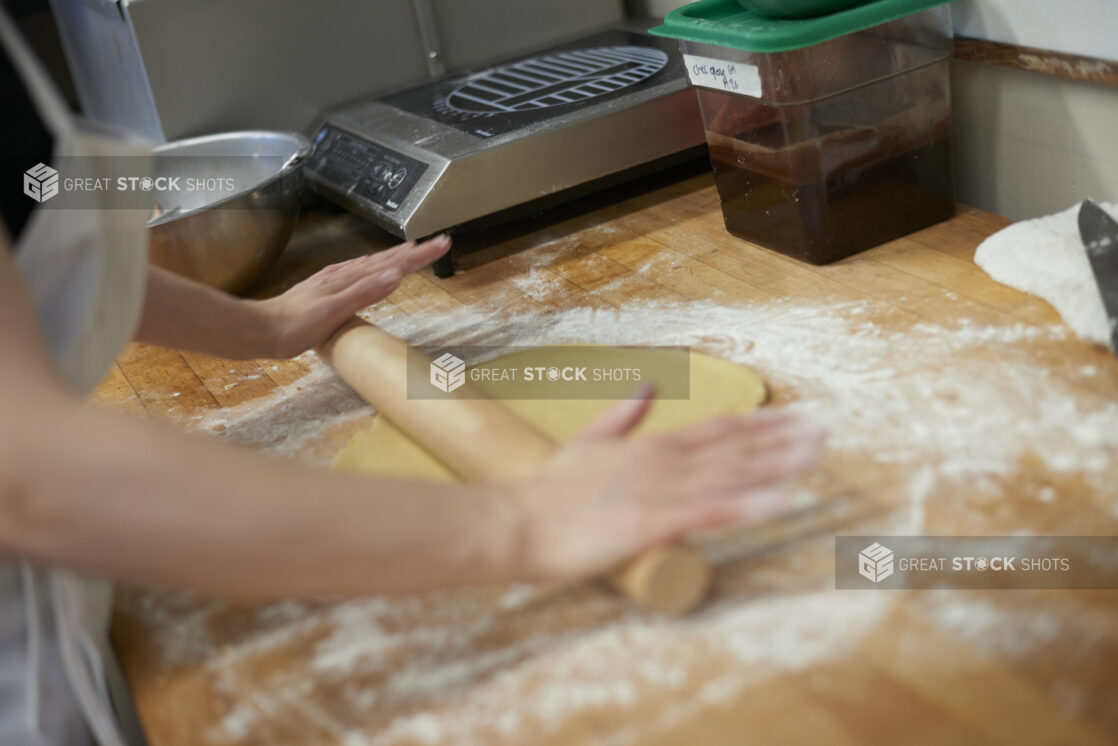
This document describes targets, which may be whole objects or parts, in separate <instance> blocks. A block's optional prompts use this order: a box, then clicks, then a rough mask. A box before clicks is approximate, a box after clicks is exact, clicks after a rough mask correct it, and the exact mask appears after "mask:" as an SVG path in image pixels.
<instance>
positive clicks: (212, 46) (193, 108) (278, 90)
mask: <svg viewBox="0 0 1118 746" xmlns="http://www.w3.org/2000/svg"><path fill="white" fill-rule="evenodd" d="M423 1H424V2H426V3H427V4H428V6H429V7H430V9H431V10H432V12H433V20H434V26H435V29H436V37H437V41H438V43H439V45H440V46H441V48H442V59H443V61H444V62H445V63H446V65H447V67H448V68H450V69H454V68H461V67H467V66H471V65H474V64H477V63H479V62H481V61H483V60H488V59H494V58H499V57H502V56H507V55H511V54H513V53H515V52H519V51H521V50H526V49H531V48H539V47H541V46H545V45H547V44H549V43H553V42H559V41H562V40H565V39H567V38H569V37H572V36H577V35H579V34H580V33H583V32H585V31H587V30H590V29H594V28H597V27H599V26H602V25H605V24H607V23H610V22H614V21H618V20H620V19H621V18H623V17H624V13H623V9H622V8H623V6H622V2H621V0H565V1H564V2H554V0H423ZM52 2H53V3H54V5H55V7H56V14H57V15H58V16H59V24H60V26H61V27H62V30H63V37H64V38H67V37H69V38H70V39H71V42H72V43H71V44H69V45H68V48H67V53H68V56H69V57H70V67H71V69H72V70H74V71H75V72H80V74H76V75H75V79H76V80H77V82H78V84H79V89H81V87H82V83H83V81H86V83H87V85H86V86H85V88H86V89H87V90H86V91H84V92H83V91H81V90H79V92H81V93H85V94H86V95H85V96H83V98H84V99H89V100H90V103H91V104H92V105H91V106H88V107H87V108H88V109H90V110H92V111H94V112H95V113H96V115H97V116H99V117H100V118H102V119H103V120H104V121H107V122H109V123H111V124H115V125H118V126H121V125H123V126H126V127H128V126H130V127H131V128H132V129H135V130H137V131H140V132H142V133H145V134H147V135H148V136H151V137H156V138H157V139H158V138H159V137H160V135H162V136H165V137H166V139H168V140H174V139H179V138H182V137H188V136H192V135H198V134H205V133H210V132H217V131H222V130H233V129H252V128H264V129H304V128H306V127H307V126H308V125H309V124H310V122H311V120H312V119H313V118H314V116H315V114H317V113H318V112H319V111H320V110H321V109H323V108H324V107H327V106H331V105H334V104H338V103H341V102H343V101H347V100H349V99H353V98H356V97H359V96H363V95H367V94H370V93H375V92H379V91H384V90H386V89H391V88H395V87H399V86H401V85H404V84H407V83H411V82H418V81H421V80H426V79H428V76H429V72H428V66H427V48H426V47H425V46H424V44H423V40H422V38H421V34H420V26H419V23H418V20H417V18H418V15H417V11H416V2H415V0H121V2H120V5H119V7H118V6H117V5H116V4H114V3H112V2H107V1H106V0H52ZM133 38H134V41H133V42H131V45H130V44H129V43H128V42H129V40H132V39H133ZM93 39H96V40H113V39H115V40H117V41H115V42H113V43H112V44H109V45H108V46H106V45H105V44H92V43H89V41H90V40H93ZM130 46H131V48H138V50H139V61H137V60H136V59H133V58H134V57H135V55H134V54H120V53H119V51H120V50H124V51H126V52H129V51H130ZM141 63H142V66H141V67H140V69H139V70H137V65H140V64H141ZM145 75H146V78H145ZM146 84H150V92H149V90H147V89H148V88H149V86H148V85H146ZM91 89H92V90H91ZM98 89H99V90H98ZM94 98H96V99H97V100H96V101H93V99H94ZM145 108H146V110H147V111H146V113H145V112H144V110H145ZM152 123H154V125H153V124H152ZM153 129H154V132H153V131H152V130H153ZM160 129H161V130H162V132H161V133H160V132H159V130H160Z"/></svg>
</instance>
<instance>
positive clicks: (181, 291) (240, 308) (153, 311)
mask: <svg viewBox="0 0 1118 746" xmlns="http://www.w3.org/2000/svg"><path fill="white" fill-rule="evenodd" d="M275 333H276V330H275V328H274V325H273V324H272V319H271V318H270V317H269V314H268V311H267V308H266V305H265V304H264V303H263V302H261V301H253V300H245V299H243V298H237V297H236V296H232V295H229V294H228V293H223V292H221V291H220V290H215V289H213V288H210V287H207V286H205V285H202V284H201V283H197V282H194V281H192V280H188V279H186V278H183V277H180V276H178V275H176V274H174V273H172V272H168V271H167V270H164V269H159V268H157V267H150V268H149V269H148V284H147V294H146V297H145V301H144V312H143V316H142V317H141V319H140V327H139V329H138V331H137V333H136V338H137V339H138V340H139V341H141V342H147V343H150V344H157V345H162V346H164V347H174V348H176V349H181V350H190V351H192V352H205V353H208V354H211V355H216V356H218V357H224V358H228V359H232V360H244V359H247V358H251V357H266V356H270V355H271V354H272V352H273V350H274V348H275V347H276V346H277V344H276V339H275Z"/></svg>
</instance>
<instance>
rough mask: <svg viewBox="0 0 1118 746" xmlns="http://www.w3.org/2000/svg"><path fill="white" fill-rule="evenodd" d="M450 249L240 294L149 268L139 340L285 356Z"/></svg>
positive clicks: (387, 258) (412, 246) (335, 268)
mask: <svg viewBox="0 0 1118 746" xmlns="http://www.w3.org/2000/svg"><path fill="white" fill-rule="evenodd" d="M449 248H450V239H449V238H448V237H447V236H438V237H436V238H433V239H431V240H430V241H425V242H424V243H421V244H416V243H414V242H411V241H409V242H407V243H403V244H400V245H399V246H396V247H393V248H391V249H387V250H385V251H380V252H377V253H375V254H370V255H368V256H363V257H360V258H358V259H351V260H350V261H347V262H341V263H339V264H332V265H330V266H329V267H326V268H325V269H323V270H322V271H320V272H318V273H317V274H315V275H314V276H312V277H310V278H308V279H306V280H304V281H303V282H301V283H299V284H298V285H296V286H295V287H293V288H291V289H290V290H288V291H287V292H286V293H283V294H282V295H279V296H276V297H275V298H269V299H268V300H248V299H244V298H238V297H236V296H233V295H229V294H228V293H223V292H221V291H220V290H215V289H213V288H210V287H206V286H205V285H203V284H201V283H199V282H195V281H193V280H189V279H186V278H184V277H180V276H179V275H176V274H174V273H173V272H168V271H167V270H165V269H160V268H158V267H150V268H149V269H148V277H147V292H146V294H145V297H144V310H143V315H142V317H141V319H140V327H139V329H138V331H137V333H136V339H137V340H139V341H141V342H148V343H151V344H157V345H162V346H164V347H174V348H176V349H180V350H190V351H192V352H205V353H208V354H211V355H217V356H218V357H223V358H226V359H230V360H247V359H250V358H286V357H292V356H294V355H298V354H299V353H301V352H303V351H305V350H307V349H310V348H311V347H313V346H314V345H315V344H317V343H318V342H320V341H322V340H323V339H325V338H326V337H328V336H330V334H331V333H332V332H333V331H334V330H336V329H337V328H338V327H340V326H341V325H342V324H343V323H345V322H346V320H348V319H349V318H350V317H351V316H353V314H354V313H356V312H357V311H359V310H361V309H362V308H365V307H366V306H368V305H370V304H372V303H375V302H377V301H378V300H380V299H381V298H384V297H385V296H387V295H388V294H389V293H391V292H392V291H393V290H395V289H396V286H397V285H399V284H400V280H402V279H403V277H404V276H405V275H407V274H409V273H411V272H414V271H415V270H417V269H419V268H420V267H424V266H426V265H428V264H430V263H431V262H433V261H435V260H436V259H438V258H439V257H440V256H442V255H443V254H445V253H446V252H447V250H448V249H449Z"/></svg>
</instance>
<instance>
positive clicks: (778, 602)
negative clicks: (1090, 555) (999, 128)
mask: <svg viewBox="0 0 1118 746" xmlns="http://www.w3.org/2000/svg"><path fill="white" fill-rule="evenodd" d="M545 281H547V278H544V277H537V276H535V275H531V274H529V275H528V276H527V279H526V280H525V281H524V283H522V285H524V288H522V289H523V290H527V291H529V292H535V291H536V288H535V285H536V283H537V282H540V283H542V282H545ZM888 311H889V309H888V307H887V306H885V305H883V304H878V303H874V302H863V303H847V304H833V305H827V306H804V305H797V304H794V303H783V302H779V303H769V304H756V305H742V306H736V307H724V306H720V305H716V304H713V303H708V302H693V303H682V304H664V303H651V302H650V303H641V304H636V305H632V306H629V307H626V308H623V309H617V310H592V309H577V310H569V311H561V312H555V313H547V314H544V313H540V314H536V315H533V314H520V315H517V316H515V317H513V318H508V319H496V318H494V315H493V314H483V313H478V312H476V311H471V310H468V309H465V308H459V309H456V310H450V311H440V312H439V313H438V314H431V315H406V314H402V313H396V314H395V315H385V313H383V312H381V313H379V314H378V315H376V316H375V320H376V322H377V323H378V324H379V325H380V326H381V327H382V328H384V329H385V330H387V331H389V332H391V333H393V334H396V335H397V336H400V337H403V338H405V339H407V340H408V341H409V342H410V343H412V344H417V345H434V346H437V345H440V344H454V345H470V344H477V345H483V344H484V345H538V344H552V343H555V344H558V343H573V342H584V343H601V344H656V345H685V346H691V347H694V348H697V349H701V350H703V351H705V352H709V353H711V354H714V355H718V356H721V357H724V358H727V359H730V360H733V361H735V362H738V363H742V364H745V365H749V366H752V367H754V368H755V369H757V370H758V371H759V372H760V373H761V374H762V376H763V377H764V378H765V379H766V380H767V381H768V382H769V383H770V385H771V386H772V388H773V390H774V392H775V393H776V395H777V399H778V401H779V402H782V403H784V404H785V405H786V406H788V407H790V408H792V409H795V410H796V411H799V412H801V413H803V414H804V415H805V416H806V417H809V418H811V419H813V420H815V421H818V422H820V423H822V424H824V425H826V426H827V427H828V428H829V429H830V432H831V439H830V444H829V445H830V449H831V451H832V452H834V453H839V454H842V453H851V454H853V453H857V454H860V455H861V456H867V455H868V456H869V457H872V458H875V459H877V460H878V461H879V462H880V463H881V464H882V465H884V466H887V467H890V468H896V469H897V471H898V473H900V474H903V475H905V476H904V479H905V486H904V488H903V494H902V495H900V498H901V499H900V500H899V501H898V506H899V507H900V508H901V509H900V510H898V511H896V512H897V520H896V522H895V523H894V524H893V525H894V526H895V528H896V530H897V532H898V533H913V534H917V533H922V532H923V531H924V530H925V529H927V528H928V526H927V522H928V521H929V520H931V517H932V515H933V513H934V511H935V509H936V507H937V501H939V500H941V499H942V498H943V496H944V495H945V494H950V493H951V491H952V490H951V489H950V488H951V487H952V486H953V485H957V484H963V483H966V484H982V483H984V482H988V483H989V490H988V491H989V492H990V493H991V494H993V495H994V496H995V497H997V496H998V491H997V488H998V484H999V481H998V480H999V479H1001V478H1004V477H1007V476H1008V475H1011V474H1013V473H1014V472H1015V471H1016V470H1017V469H1018V468H1019V465H1020V463H1021V461H1022V459H1032V460H1034V461H1037V462H1039V463H1040V464H1041V465H1042V466H1043V467H1044V468H1045V469H1046V470H1048V471H1050V472H1052V473H1054V474H1062V473H1067V474H1076V475H1079V476H1078V478H1081V479H1082V480H1083V484H1086V485H1088V486H1091V487H1092V488H1094V489H1097V490H1099V491H1100V492H1105V491H1106V490H1108V489H1109V488H1110V482H1111V476H1112V471H1113V469H1112V464H1113V463H1114V461H1115V458H1116V456H1118V403H1116V402H1115V401H1113V400H1112V399H1107V398H1105V397H1103V396H1102V395H1098V394H1095V393H1093V391H1092V389H1091V386H1090V384H1091V382H1092V381H1093V380H1094V379H1095V378H1096V377H1097V376H1101V375H1109V373H1107V372H1105V371H1100V370H1097V369H1093V370H1090V371H1088V370H1085V369H1083V368H1082V366H1080V367H1078V368H1076V369H1075V370H1073V371H1068V372H1066V375H1065V374H1064V373H1060V374H1056V373H1053V372H1052V370H1051V361H1047V362H1041V361H1040V360H1039V359H1035V358H1034V356H1033V355H1032V354H1031V353H1030V352H1029V349H1031V348H1030V346H1031V345H1057V346H1058V345H1060V344H1062V343H1065V342H1067V332H1066V330H1065V329H1064V328H1063V327H1039V328H1038V327H1027V326H1024V325H1017V326H1006V327H996V326H987V325H982V324H978V323H967V322H960V323H955V324H954V325H952V326H950V327H947V326H939V325H933V324H916V325H914V326H911V327H910V328H907V329H904V330H903V331H887V330H886V329H885V328H884V326H882V325H879V324H878V323H875V321H874V319H875V318H880V317H881V316H882V315H884V314H886V313H887V312H888ZM991 360H994V361H998V364H996V365H992V364H991ZM1076 376H1078V378H1076ZM1073 379H1074V380H1073ZM298 384H299V386H301V387H302V391H298V392H297V391H296V390H295V389H296V387H295V385H289V386H287V387H284V388H283V389H280V390H278V391H277V392H276V393H274V394H273V395H272V396H271V397H268V398H267V399H264V400H260V402H250V403H248V404H246V405H241V406H242V407H244V409H243V410H241V411H238V410H236V409H234V410H225V411H223V412H221V413H220V414H212V413H211V414H208V415H206V416H205V417H204V418H203V419H202V420H200V421H199V423H196V424H198V425H199V426H201V427H202V428H203V429H209V430H211V431H212V430H214V429H221V428H223V429H224V434H225V437H228V438H233V439H235V440H237V441H238V442H245V443H250V442H251V443H260V444H263V445H265V446H267V447H268V448H269V449H271V450H272V451H274V452H279V453H291V452H293V451H294V450H298V447H299V446H300V445H301V444H302V443H304V442H305V441H307V440H310V439H313V438H314V437H317V435H318V434H321V432H322V431H323V429H324V428H325V427H326V426H327V425H328V424H329V423H331V422H337V421H344V420H346V419H347V418H350V419H352V418H354V417H357V416H359V415H360V414H364V413H365V412H367V411H368V410H367V409H366V408H365V407H363V405H361V403H360V402H359V401H357V400H356V398H355V397H354V396H353V395H352V394H351V393H349V391H348V389H346V388H345V387H344V386H342V385H341V384H340V383H339V382H338V381H337V379H336V378H335V377H334V376H333V374H332V373H330V372H329V371H328V369H327V368H326V367H325V366H324V365H323V364H322V363H321V362H312V363H311V372H310V373H309V374H308V375H307V376H305V377H304V378H303V379H301V380H300V381H299V382H298ZM297 402H298V403H297ZM1003 497H1006V498H1008V497H1010V496H1008V495H1006V496H1003ZM1113 497H1114V496H1113V495H1110V496H1109V498H1110V499H1113ZM1012 498H1013V499H1035V500H1037V501H1039V502H1046V501H1050V500H1051V499H1052V488H1051V487H1043V488H1041V489H1039V490H1038V493H1037V494H1036V495H1013V496H1012ZM1111 509H1112V510H1114V508H1113V507H1112V508H1111ZM1115 514H1116V515H1118V512H1116V513H1115ZM796 551H799V550H795V549H794V550H792V552H791V553H793V554H794V553H795V552H796ZM796 572H800V571H799V570H797V571H796ZM782 578H783V580H781V579H780V578H778V579H776V580H771V579H769V580H766V579H765V578H764V577H763V573H757V574H756V577H755V578H753V579H752V580H750V581H747V582H746V584H745V589H744V591H743V590H742V588H740V587H739V588H735V589H734V592H733V593H731V594H729V595H728V597H726V598H724V599H723V600H721V601H719V602H717V603H715V604H713V605H712V606H711V607H710V608H707V609H705V610H704V611H703V612H702V613H700V614H698V615H696V616H694V617H693V618H689V619H685V620H665V619H658V618H656V617H651V616H648V615H644V614H640V613H637V612H634V611H632V610H631V609H630V608H629V607H628V606H627V605H626V604H625V602H623V601H621V600H619V599H616V598H614V597H613V596H611V595H610V594H607V593H592V592H589V591H579V590H577V589H576V590H572V591H569V592H571V593H582V594H583V595H580V596H579V597H578V599H577V603H576V604H564V603H561V602H554V601H553V600H549V599H548V598H546V597H544V598H542V599H541V594H540V591H538V590H537V589H534V588H531V587H524V586H515V587H512V588H509V589H505V590H503V591H499V592H497V596H496V597H493V596H492V594H490V596H488V597H484V594H482V595H481V596H479V595H478V594H477V593H446V594H434V595H428V596H423V597H414V598H402V599H392V600H390V599H384V598H376V599H367V600H360V601H350V602H346V603H341V604H336V605H317V606H316V605H311V604H298V603H287V604H281V605H276V606H272V607H269V608H267V609H264V610H261V611H259V612H256V613H255V614H256V615H255V617H254V621H255V623H256V624H257V625H259V627H260V628H261V629H260V631H255V632H253V633H252V634H250V635H246V636H244V637H243V639H240V640H238V641H237V642H235V643H234V644H227V645H225V646H223V647H222V648H220V649H217V650H215V649H213V640H214V639H215V638H216V635H215V632H214V630H215V627H220V625H219V624H218V621H219V620H221V619H222V618H223V617H225V616H227V615H228V614H230V613H231V612H230V610H229V608H228V607H226V606H225V605H223V604H218V603H213V604H202V605H199V604H198V602H197V601H193V602H191V601H189V600H188V599H184V598H183V597H182V596H176V595H166V596H164V595H160V596H154V597H147V598H145V599H144V600H143V602H142V603H139V604H138V606H137V608H135V609H132V611H133V613H135V614H137V615H139V616H140V617H141V618H143V619H145V620H147V621H148V622H149V625H148V626H149V628H151V629H153V630H155V634H156V635H157V642H158V644H159V646H160V648H161V650H162V652H163V655H164V656H165V658H166V659H167V661H168V662H169V663H174V662H183V661H192V662H194V663H197V664H201V665H203V666H204V668H205V670H206V671H207V672H208V673H209V675H211V676H212V677H213V679H214V680H215V681H216V683H217V686H218V687H219V689H220V690H221V692H222V695H223V697H225V699H226V701H227V703H228V710H227V711H226V714H225V715H224V717H223V719H222V720H221V721H220V722H219V723H218V724H217V725H216V726H214V728H213V729H212V731H211V732H210V737H211V738H212V739H213V740H214V741H216V742H221V743H227V742H229V741H230V740H237V739H240V738H244V737H246V736H247V735H249V734H253V735H254V736H257V737H261V738H265V739H267V737H268V736H267V734H268V733H269V732H270V731H269V728H270V727H271V726H270V724H271V723H274V722H279V721H280V720H282V721H283V722H285V723H288V724H289V725H290V723H291V722H293V721H297V722H298V723H300V724H301V725H300V727H303V728H305V729H308V731H309V732H316V733H322V734H325V735H327V736H329V737H330V738H331V739H332V740H334V741H336V742H338V743H342V744H346V746H395V745H397V744H400V745H403V744H416V743H418V744H441V743H455V744H462V745H464V746H469V745H470V744H479V745H480V744H499V743H506V742H507V743H520V742H524V738H525V734H531V733H547V732H552V731H554V730H555V729H557V728H559V727H560V726H561V724H562V723H563V722H564V721H565V720H566V719H567V718H569V717H570V716H572V715H575V714H579V713H582V714H589V715H592V714H593V713H594V712H596V711H606V710H609V711H612V712H616V711H617V710H618V709H621V710H622V711H625V710H627V709H629V708H633V707H636V706H637V705H638V703H639V705H640V706H641V707H642V708H644V709H642V710H641V711H642V713H645V714H647V713H648V712H652V713H654V717H651V718H646V717H643V716H642V718H641V719H640V720H639V722H633V723H631V725H630V727H629V728H628V729H623V730H621V731H618V732H616V733H614V734H612V735H611V737H610V739H609V740H608V741H607V742H608V743H609V744H610V745H611V746H629V745H630V744H637V743H640V742H641V740H642V738H643V737H647V735H648V734H649V733H656V732H665V731H667V730H668V729H670V728H671V727H672V726H673V725H675V724H678V723H683V722H686V721H687V720H688V719H689V718H693V717H695V716H697V715H699V714H700V713H701V712H702V710H703V709H704V708H705V707H709V706H712V705H715V704H718V703H720V702H728V701H731V700H732V699H733V698H734V697H736V696H738V695H739V694H740V693H741V692H742V691H744V690H745V689H747V688H748V687H750V686H752V685H754V684H756V683H758V682H762V681H764V680H765V679H766V677H769V676H771V675H773V674H774V673H779V672H788V671H797V670H801V669H803V668H806V667H808V666H811V665H812V664H814V663H817V662H820V661H825V660H828V659H832V658H836V657H840V656H843V655H846V654H848V653H850V652H851V651H852V649H853V648H854V647H855V646H857V645H858V644H859V642H860V641H861V640H863V639H864V638H866V637H867V636H869V635H872V634H873V633H874V631H875V629H876V628H877V627H878V625H880V624H882V623H883V621H884V620H885V619H886V618H887V616H888V614H889V612H890V610H891V609H892V607H893V605H894V604H895V603H896V602H897V596H894V595H892V594H886V593H873V592H869V593H860V592H843V593H839V592H836V591H833V590H825V589H826V588H829V587H830V585H831V581H830V579H829V578H826V577H821V576H820V577H815V576H812V577H809V578H808V579H807V582H808V583H810V584H809V585H807V586H805V585H804V582H803V579H801V582H800V583H799V586H796V584H795V583H789V582H788V578H787V577H784V576H782ZM766 582H767V583H768V585H765V583H766ZM774 589H776V590H774ZM937 593H938V594H939V595H938V596H937V597H936V598H937V602H936V604H935V605H934V608H935V609H936V610H937V611H936V613H935V614H931V615H930V616H929V621H930V622H931V623H933V624H937V625H939V626H941V627H943V628H944V629H946V630H948V631H952V630H956V629H960V630H962V631H963V632H967V633H968V634H967V635H966V639H968V640H970V641H971V642H973V643H974V644H975V645H976V646H979V647H980V648H982V649H986V650H987V651H988V652H991V653H995V654H1000V655H1024V654H1027V653H1028V651H1029V650H1031V649H1032V648H1033V646H1038V645H1044V644H1045V643H1046V642H1047V641H1048V640H1050V639H1051V635H1052V634H1053V627H1052V624H1054V622H1052V621H1051V620H1046V619H1045V620H1042V619H1039V618H1038V619H1037V620H1035V621H1033V622H1030V623H1029V624H1028V625H1026V626H1025V627H1023V628H1022V632H1021V634H1020V635H1018V636H1017V637H1016V638H1015V639H1014V645H1015V647H1013V648H1006V647H1005V645H1002V647H998V646H997V643H996V640H997V639H1001V637H1003V636H1001V635H999V634H998V630H999V628H1000V626H999V625H1004V623H1005V614H1008V613H1009V612H1004V613H1003V611H1002V610H1000V609H999V608H998V607H995V606H992V605H984V603H985V602H983V601H981V600H979V599H975V598H973V597H970V596H967V595H966V594H965V593H952V592H947V591H944V592H937ZM974 619H978V620H979V621H981V620H985V621H986V623H987V627H988V629H987V630H986V632H984V631H983V630H981V629H976V628H975V627H973V626H971V627H970V628H969V630H968V627H967V625H969V624H971V622H972V620H974ZM221 639H226V638H225V637H222V638H221ZM289 648H290V649H292V650H298V651H302V652H301V655H302V656H304V657H303V658H302V660H304V661H306V660H307V658H306V657H305V656H306V655H307V654H308V653H307V651H309V666H308V665H306V664H305V663H304V664H300V665H295V666H288V667H283V666H278V667H276V669H275V670H274V671H271V672H270V673H268V674H267V675H263V676H262V675H261V674H260V672H259V670H258V669H257V668H253V662H254V661H256V660H260V659H264V658H266V657H268V656H273V658H269V659H278V658H279V657H281V656H279V653H280V652H281V651H283V650H287V649H289ZM247 681H252V682H253V685H252V686H251V687H249V686H247V685H246V682H247ZM312 690H314V691H318V692H325V691H328V692H329V697H325V698H323V697H310V696H308V693H309V692H310V691H312ZM355 713H356V714H355ZM355 722H356V723H360V726H359V727H357V726H355V725H354V723H355Z"/></svg>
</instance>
